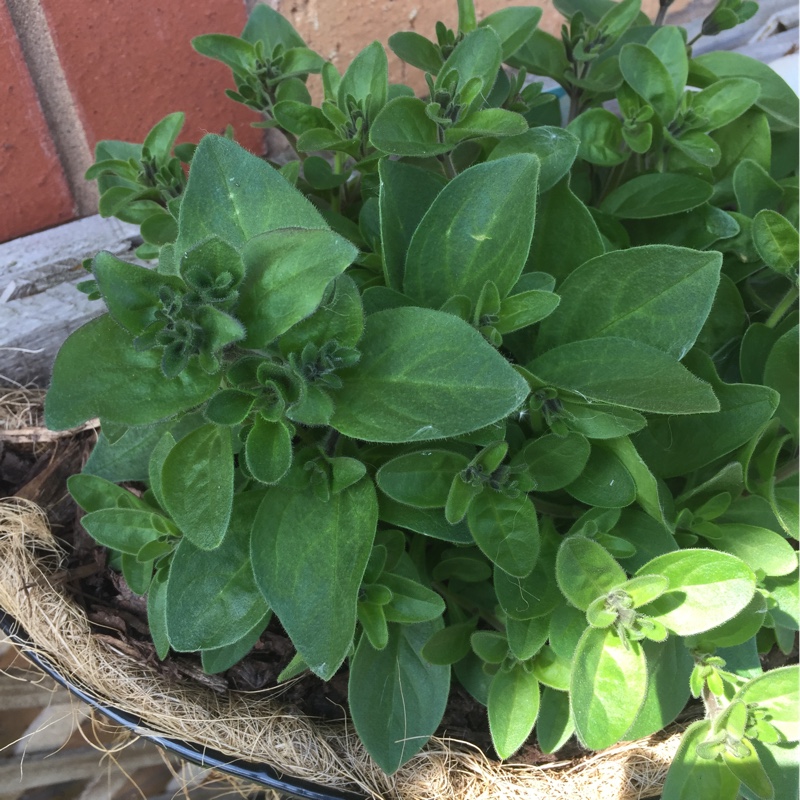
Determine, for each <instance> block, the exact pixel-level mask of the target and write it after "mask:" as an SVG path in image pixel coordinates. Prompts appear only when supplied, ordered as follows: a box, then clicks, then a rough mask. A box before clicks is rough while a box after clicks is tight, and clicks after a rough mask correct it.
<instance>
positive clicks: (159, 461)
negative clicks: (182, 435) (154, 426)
mask: <svg viewBox="0 0 800 800" xmlns="http://www.w3.org/2000/svg"><path fill="white" fill-rule="evenodd" d="M173 447H175V437H174V436H173V435H172V434H171V433H170V432H169V431H167V432H166V433H164V435H163V436H161V438H160V439H159V440H158V443H157V444H156V446H155V447H154V448H153V452H152V453H151V454H150V460H149V462H148V465H147V477H148V479H149V481H150V490H151V491H152V492H153V495H155V498H156V501H157V502H158V504H159V505H160V506H161V508H165V503H164V492H163V491H162V481H161V476H162V473H163V469H164V461H166V458H167V456H168V455H169V452H170V450H172V448H173Z"/></svg>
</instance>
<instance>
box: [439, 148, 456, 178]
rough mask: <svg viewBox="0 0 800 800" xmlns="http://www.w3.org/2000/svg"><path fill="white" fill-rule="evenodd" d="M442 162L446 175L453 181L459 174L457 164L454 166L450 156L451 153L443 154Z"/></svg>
mask: <svg viewBox="0 0 800 800" xmlns="http://www.w3.org/2000/svg"><path fill="white" fill-rule="evenodd" d="M441 161H442V165H443V166H444V172H445V175H447V177H448V178H449V179H450V180H453V178H455V177H456V175H458V173H457V172H456V167H455V164H453V159H452V157H451V156H450V153H443V154H442V156H441Z"/></svg>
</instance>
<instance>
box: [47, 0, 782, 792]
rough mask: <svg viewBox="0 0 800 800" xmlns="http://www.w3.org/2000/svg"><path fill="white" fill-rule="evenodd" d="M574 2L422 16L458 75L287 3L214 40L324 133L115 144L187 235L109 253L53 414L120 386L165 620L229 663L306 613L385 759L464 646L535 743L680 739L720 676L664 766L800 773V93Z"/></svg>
mask: <svg viewBox="0 0 800 800" xmlns="http://www.w3.org/2000/svg"><path fill="white" fill-rule="evenodd" d="M556 5H557V7H558V9H559V10H560V11H561V12H562V14H564V16H565V19H566V21H565V24H564V27H563V30H562V34H561V37H560V38H557V37H553V36H550V35H549V34H547V33H544V32H543V31H540V30H539V29H538V28H537V23H538V20H539V17H540V14H541V12H540V10H539V9H537V8H508V9H504V10H502V11H499V12H497V13H495V14H492V15H490V16H488V17H486V18H485V19H484V20H482V21H481V22H480V23H477V21H476V15H475V12H474V8H472V4H471V3H470V2H469V1H468V0H461V1H460V2H459V25H458V29H457V30H449V29H447V28H446V27H445V26H444V25H443V24H441V23H440V24H439V25H437V28H436V32H435V33H436V36H435V40H429V39H426V38H424V37H423V36H422V35H420V34H418V33H413V32H405V33H398V34H395V35H394V36H392V37H391V38H390V40H389V45H390V47H391V48H392V50H393V51H394V52H395V54H396V55H397V56H399V57H400V58H401V59H403V60H404V61H406V62H407V63H408V64H410V65H412V66H414V67H417V68H419V69H422V70H423V71H425V73H426V82H427V87H428V92H427V95H426V96H425V97H416V96H414V93H413V92H412V91H411V90H410V89H409V88H408V87H406V86H402V85H397V84H390V83H389V79H388V62H387V57H386V53H385V51H384V49H383V47H382V46H381V45H380V44H379V43H377V42H375V43H372V44H370V45H369V46H368V47H367V48H365V49H364V50H363V51H362V52H361V53H359V54H358V55H357V56H356V58H355V59H354V60H353V61H352V63H351V64H350V66H349V67H348V68H347V70H346V71H345V73H344V74H343V75H340V74H339V73H338V71H337V70H336V68H335V67H334V66H333V65H332V64H330V63H328V62H325V61H324V60H323V59H322V58H321V57H319V56H318V55H316V54H315V53H313V52H312V51H311V50H310V49H309V48H307V47H306V45H305V43H304V42H303V41H302V39H301V38H300V36H299V35H298V34H297V32H296V31H294V29H293V28H292V27H291V26H290V24H289V23H288V22H287V21H286V20H284V19H283V18H282V17H281V16H280V15H278V14H277V13H276V12H275V11H273V10H271V9H270V8H268V7H267V6H263V5H261V6H256V8H255V10H254V12H253V15H252V17H251V19H250V21H249V22H248V24H247V27H246V28H245V30H244V32H243V34H242V36H241V37H231V36H222V35H217V34H213V35H207V36H201V37H199V38H198V39H195V40H194V45H195V47H196V49H197V50H198V51H199V52H201V53H203V54H204V55H207V56H209V57H211V58H215V59H217V60H219V61H222V62H223V63H225V64H226V65H228V66H229V67H230V68H231V70H232V73H233V79H234V82H235V84H236V90H235V91H232V92H229V96H230V97H232V98H233V99H234V100H236V101H237V102H242V103H245V104H246V105H248V106H250V107H252V108H255V109H257V110H258V111H260V112H262V114H263V116H264V122H263V124H264V125H266V126H270V127H275V128H277V129H278V130H280V131H281V132H282V133H283V134H284V135H285V136H286V138H287V140H288V142H289V143H290V145H291V146H292V147H293V148H294V150H295V153H296V156H297V157H296V158H295V159H292V160H290V161H289V162H288V163H286V164H283V165H282V166H278V165H272V164H270V163H269V162H267V161H265V160H263V159H260V158H257V157H256V156H254V155H252V154H250V153H248V152H246V151H245V150H244V149H243V148H241V147H240V146H239V145H238V144H236V143H235V141H233V140H232V138H231V136H225V137H220V136H215V135H208V136H206V137H204V138H203V139H202V140H201V141H200V142H199V144H198V145H197V146H196V147H195V146H194V145H188V144H180V145H175V142H176V141H177V136H178V134H179V131H180V126H181V123H182V119H183V118H182V115H181V114H173V115H170V116H169V117H167V118H165V119H164V120H162V121H161V122H159V123H158V124H157V125H156V126H155V127H154V128H153V131H151V133H150V134H149V135H148V137H147V139H146V140H145V142H144V144H143V145H141V146H140V145H134V144H128V143H123V142H101V143H100V144H99V145H98V147H97V163H96V164H95V165H94V166H93V167H92V168H91V170H90V171H89V177H92V178H97V179H98V181H99V183H100V188H101V191H102V201H101V210H102V212H103V213H106V214H115V215H117V216H119V217H120V218H122V219H126V220H128V221H133V222H137V223H140V224H141V226H142V236H143V238H144V240H145V242H146V245H145V246H144V247H143V248H140V251H139V255H140V256H142V257H146V258H150V259H152V261H153V265H152V267H143V266H137V265H134V264H130V263H126V262H124V261H122V260H120V259H119V258H117V257H116V256H114V255H112V254H110V253H99V254H98V255H97V256H96V257H95V258H94V260H93V261H92V262H91V264H89V265H87V266H88V268H89V269H90V271H91V273H92V275H91V280H90V281H89V282H87V284H86V285H85V286H84V290H85V291H87V292H88V293H89V294H90V295H91V296H93V297H97V298H102V300H103V302H104V303H105V305H106V307H107V313H106V314H104V315H102V316H100V317H99V318H97V319H95V320H94V321H92V322H90V323H88V324H87V325H85V326H84V327H82V328H81V329H79V330H78V331H77V332H75V333H74V334H72V336H70V337H69V339H68V340H67V341H66V343H65V344H64V346H63V347H62V349H61V351H60V353H59V355H58V358H57V360H56V363H55V367H54V372H53V380H52V386H51V388H50V391H49V394H48V397H47V405H46V415H47V421H48V424H49V425H50V426H51V427H53V428H55V429H66V428H69V427H71V426H74V425H77V424H80V423H81V422H83V421H84V420H86V419H88V418H91V417H94V416H99V417H100V419H101V422H102V434H101V436H100V439H99V441H98V443H97V446H96V448H95V450H94V452H93V453H92V455H91V458H90V459H89V462H88V463H87V465H86V469H85V470H84V473H83V474H81V475H76V476H73V478H71V480H70V483H69V488H70V491H71V493H72V495H73V496H74V497H75V499H76V500H77V502H78V503H79V505H80V506H81V507H82V508H83V509H84V511H85V512H86V515H85V517H84V518H83V524H84V526H85V528H86V530H87V531H89V533H90V534H91V535H92V536H93V537H94V538H95V539H96V540H97V541H98V542H99V543H100V544H102V545H105V546H106V547H108V548H110V549H111V551H112V553H113V554H114V564H115V565H116V566H117V567H118V568H119V569H120V570H121V571H122V573H123V574H124V576H125V578H126V580H127V582H128V584H129V585H130V587H131V588H132V590H133V591H135V592H138V593H140V594H146V595H147V602H148V615H149V620H150V627H151V631H152V635H153V639H154V641H155V643H156V647H157V651H158V654H159V656H160V657H162V658H163V657H166V655H167V653H168V652H169V651H170V650H173V651H177V652H195V651H199V652H200V653H201V656H202V661H203V666H204V668H205V669H206V670H207V671H209V672H218V671H222V670H224V669H226V668H227V667H229V666H231V665H232V664H234V663H236V662H237V661H238V660H239V659H241V658H242V657H243V656H244V655H245V654H246V653H247V652H248V651H249V650H250V648H251V647H252V646H253V644H254V643H255V642H256V641H257V640H258V638H259V636H260V635H261V633H262V632H263V631H264V629H265V628H266V626H267V625H268V624H269V622H270V620H271V618H272V617H273V616H276V617H277V618H278V619H279V620H280V623H281V624H282V626H283V628H284V629H285V630H286V632H287V633H288V635H289V636H290V638H291V640H292V642H293V644H294V646H295V648H296V651H297V652H296V656H295V658H294V659H293V660H292V661H291V663H290V664H288V665H287V667H286V669H285V670H284V673H283V676H282V677H283V678H288V677H291V676H294V675H297V674H300V673H301V672H303V671H306V670H310V671H311V672H313V673H314V674H316V675H318V676H319V677H320V678H322V679H323V680H327V679H329V678H330V677H331V676H332V675H333V674H334V673H335V672H336V671H337V670H338V669H339V668H340V667H342V665H343V664H345V663H347V664H348V666H349V681H350V683H349V703H350V712H351V715H352V719H353V723H354V725H355V729H356V731H357V733H358V735H359V736H360V737H361V739H362V740H363V742H364V744H365V746H366V748H367V749H368V751H369V752H370V753H371V754H372V756H373V757H374V758H375V760H376V761H377V763H378V764H379V765H380V766H381V767H382V768H383V769H384V770H385V771H386V772H387V773H391V772H394V771H395V770H396V769H398V767H399V766H401V765H402V764H404V763H405V762H407V761H408V760H409V759H410V758H412V757H413V756H414V755H415V754H416V753H417V752H418V751H419V750H420V749H421V748H422V747H423V745H424V743H425V742H426V741H427V739H428V738H429V737H430V736H431V735H432V734H433V733H434V731H435V730H436V728H437V726H438V724H439V722H440V720H441V718H442V714H443V712H444V709H445V705H446V703H447V697H448V692H449V688H450V685H451V681H457V682H458V683H460V684H461V686H463V687H464V688H465V689H466V691H467V692H469V693H470V694H471V695H472V696H473V697H474V698H475V699H476V700H477V701H478V702H479V703H481V704H483V705H485V706H486V708H487V716H488V724H489V727H490V730H491V735H492V740H493V742H494V746H495V749H496V751H497V753H498V755H499V756H500V757H501V758H509V757H511V756H512V755H513V754H514V753H515V752H516V751H517V750H518V749H519V748H520V747H521V746H522V744H523V743H524V742H525V741H526V739H527V738H528V736H529V735H530V734H531V732H532V731H533V730H534V728H535V730H536V735H537V737H538V742H539V745H540V747H541V748H542V749H543V750H544V751H546V752H553V751H555V750H557V749H558V748H559V747H561V746H562V745H563V743H564V742H565V741H566V739H567V738H569V737H570V736H571V735H573V734H575V735H576V736H577V737H578V738H579V740H580V741H581V742H582V743H583V744H585V745H586V746H588V747H591V748H594V749H601V748H605V747H608V746H611V745H613V744H615V743H616V742H618V741H620V740H624V739H633V738H636V737H640V736H645V735H648V734H650V733H653V732H655V731H658V730H660V729H662V728H663V727H664V726H666V725H668V724H669V723H670V722H672V721H673V720H674V719H675V718H676V716H677V715H678V714H679V713H680V712H681V711H682V709H683V708H684V706H685V705H686V703H687V701H688V700H689V697H690V694H693V695H694V696H695V697H702V699H703V701H704V703H705V708H706V711H707V716H706V719H704V720H702V721H700V722H698V723H695V725H693V726H692V727H691V728H690V729H689V731H688V732H687V734H686V737H685V739H684V742H683V744H682V746H681V750H680V752H679V753H678V756H677V758H676V761H675V764H674V765H673V768H672V769H671V771H670V775H669V779H668V782H667V787H666V789H665V794H664V797H665V798H666V799H667V800H673V798H679V797H687V796H697V792H698V791H700V790H698V788H697V787H702V791H704V792H706V794H707V795H708V796H711V795H712V794H713V796H714V797H719V798H721V800H722V799H723V798H727V797H730V798H732V799H733V798H735V797H736V796H737V794H738V793H739V791H740V790H741V791H743V792H746V793H749V794H750V795H752V796H754V797H759V798H763V799H764V800H768V798H771V797H778V796H780V797H784V796H786V797H788V796H789V795H788V794H786V793H785V792H786V791H788V790H786V786H787V781H788V780H789V778H788V777H787V775H788V774H789V773H790V772H791V771H792V767H791V764H792V759H793V758H795V756H794V755H793V753H794V751H795V750H796V746H795V745H794V744H792V743H796V742H797V739H798V735H797V727H796V725H797V716H796V715H797V705H796V685H797V673H796V669H794V668H784V669H782V670H775V671H773V672H768V673H762V669H761V665H760V661H759V653H765V652H767V651H769V650H770V649H771V648H773V647H777V648H779V649H781V650H783V651H784V652H787V653H788V652H790V651H791V649H792V647H793V643H794V641H795V635H796V631H797V630H798V614H797V591H798V590H797V576H798V572H797V552H796V550H797V547H796V540H797V538H798V527H797V502H796V497H797V494H796V492H797V445H798V416H797V401H798V390H797V385H798V375H797V349H798V312H797V285H798V274H797V269H798V234H797V225H798V183H797V122H798V120H797V116H798V115H797V97H796V96H795V95H794V94H793V93H792V92H791V90H790V89H789V88H788V87H787V86H786V85H785V84H784V83H783V82H782V80H781V79H780V78H778V77H777V75H775V74H774V73H773V72H771V70H769V68H768V67H765V66H764V65H761V64H759V63H758V62H756V61H753V60H751V59H749V58H747V57H745V56H742V55H738V54H735V53H718V52H714V53H708V54H706V55H702V56H699V57H693V55H692V51H691V43H687V41H686V36H685V32H684V31H683V30H682V29H680V28H677V27H673V26H668V25H663V24H662V23H663V21H664V19H663V18H664V12H665V9H666V6H664V7H663V8H662V11H661V12H660V13H659V16H658V18H657V19H656V22H655V23H651V22H650V20H649V19H647V18H646V17H645V16H644V15H643V14H642V13H641V11H640V8H639V2H638V0H622V2H620V3H613V2H610V0H558V2H557V3H556ZM751 6H752V4H750V3H741V4H738V5H736V4H733V3H730V2H727V0H726V2H725V3H720V5H719V6H718V7H717V9H715V10H714V11H713V12H712V14H711V16H710V17H709V20H708V21H707V24H706V25H705V27H704V33H705V34H706V35H711V34H712V33H714V32H717V30H722V29H724V27H725V26H726V25H728V24H729V22H730V20H731V19H732V18H733V17H736V19H737V20H739V19H743V18H744V17H746V16H747V15H748V14H749V13H750V12H751ZM731 15H733V17H732V16H731ZM311 74H319V76H320V78H319V79H320V80H321V85H322V89H321V92H322V101H321V103H320V104H319V105H315V104H314V103H312V99H311V93H310V92H309V89H308V88H307V86H306V82H307V79H308V78H309V75H311ZM531 76H545V77H548V78H550V79H552V80H554V81H556V82H557V83H558V84H560V87H561V89H562V90H563V94H564V98H565V106H564V107H562V104H560V103H559V99H558V96H557V93H552V92H549V91H545V90H544V87H543V83H542V82H537V81H536V80H535V78H534V79H532V78H531ZM189 162H190V168H189V171H188V179H187V178H185V176H184V170H183V166H184V165H185V164H186V163H189ZM131 481H135V482H139V483H141V484H143V485H144V487H145V491H144V492H143V493H136V494H134V493H133V492H131V491H128V489H126V488H123V487H122V486H120V485H119V484H122V483H125V482H131ZM709 782H710V783H709ZM712 784H713V786H714V787H715V788H714V791H711V790H708V789H707V788H705V787H707V786H709V785H712ZM709 792H710V794H709ZM693 793H694V794H693Z"/></svg>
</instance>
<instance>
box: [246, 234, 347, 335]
mask: <svg viewBox="0 0 800 800" xmlns="http://www.w3.org/2000/svg"><path fill="white" fill-rule="evenodd" d="M357 252H358V251H357V250H356V248H355V247H354V246H353V245H352V244H350V242H348V241H347V240H345V239H343V238H342V237H341V236H338V235H337V234H335V233H333V232H332V231H324V230H297V229H293V230H280V231H271V232H269V233H265V234H263V235H260V236H257V237H255V238H253V239H251V240H250V241H249V242H248V244H247V246H246V247H245V250H244V260H245V264H246V265H247V275H246V278H245V281H244V283H243V285H242V288H241V300H240V302H239V306H238V308H237V311H236V314H237V317H238V318H239V319H240V320H241V321H242V323H243V324H244V326H245V327H246V328H247V337H246V339H245V341H244V342H243V346H244V347H248V348H256V349H257V348H261V347H267V346H268V345H269V344H270V343H271V342H272V340H273V339H275V338H276V337H278V336H280V335H281V334H282V333H284V332H286V331H288V330H289V329H290V328H291V327H292V325H295V324H296V323H298V322H300V321H301V320H302V319H304V318H305V317H308V316H309V315H310V314H311V313H312V312H313V311H314V310H315V309H316V308H317V307H318V306H319V304H320V303H321V301H322V299H323V297H324V295H325V290H326V289H327V287H328V284H329V283H330V282H331V281H332V280H333V279H334V278H336V277H337V276H338V275H340V274H341V273H342V272H344V270H345V269H346V268H347V267H348V266H349V265H350V264H351V263H352V261H353V260H354V259H355V257H356V254H357Z"/></svg>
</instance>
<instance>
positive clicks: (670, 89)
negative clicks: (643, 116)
mask: <svg viewBox="0 0 800 800" xmlns="http://www.w3.org/2000/svg"><path fill="white" fill-rule="evenodd" d="M619 66H620V69H621V70H622V75H623V77H624V78H625V81H626V82H627V83H628V85H629V86H631V88H632V89H633V90H634V91H635V92H636V93H637V94H638V95H639V96H640V97H641V98H642V99H643V100H645V101H646V102H647V103H648V105H650V106H652V107H653V109H654V110H655V112H656V114H657V115H658V117H659V118H660V119H661V121H662V122H663V123H664V124H665V125H667V124H668V123H670V122H671V121H672V119H673V117H674V116H675V111H676V110H677V107H678V93H677V92H676V90H675V85H674V83H673V80H672V77H671V76H670V73H669V72H668V70H667V68H666V67H665V66H664V64H663V63H662V61H661V59H660V58H659V57H658V55H657V54H656V53H654V52H653V51H652V50H651V49H650V48H649V47H645V45H643V44H635V43H630V44H626V45H625V46H624V47H623V48H622V49H621V50H620V52H619ZM682 90H683V87H681V90H680V91H682Z"/></svg>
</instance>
